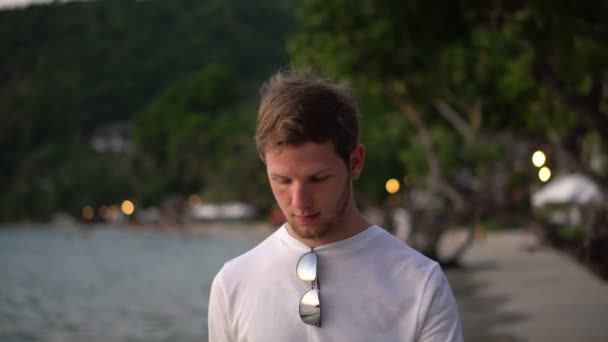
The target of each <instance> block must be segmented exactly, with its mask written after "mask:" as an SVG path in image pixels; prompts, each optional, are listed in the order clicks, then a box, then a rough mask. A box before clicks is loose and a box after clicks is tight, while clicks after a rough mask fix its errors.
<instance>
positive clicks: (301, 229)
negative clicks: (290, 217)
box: [289, 222, 331, 240]
mask: <svg viewBox="0 0 608 342" xmlns="http://www.w3.org/2000/svg"><path fill="white" fill-rule="evenodd" d="M289 225H290V227H291V230H292V232H293V233H294V234H295V235H297V236H298V237H299V238H301V239H306V240H317V239H320V238H322V237H324V236H326V235H327V233H328V232H329V231H330V230H331V228H330V227H329V226H327V225H324V224H306V225H304V224H297V223H293V222H289Z"/></svg>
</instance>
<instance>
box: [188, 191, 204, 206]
mask: <svg viewBox="0 0 608 342" xmlns="http://www.w3.org/2000/svg"><path fill="white" fill-rule="evenodd" d="M188 204H190V205H197V204H201V196H199V195H197V194H192V195H190V197H188Z"/></svg>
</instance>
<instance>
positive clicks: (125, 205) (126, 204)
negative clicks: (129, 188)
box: [120, 200, 135, 215]
mask: <svg viewBox="0 0 608 342" xmlns="http://www.w3.org/2000/svg"><path fill="white" fill-rule="evenodd" d="M120 210H122V213H123V214H125V215H131V214H133V212H134V211H135V205H134V204H133V202H131V201H129V200H125V201H123V202H122V204H121V205H120Z"/></svg>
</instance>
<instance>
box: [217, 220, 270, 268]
mask: <svg viewBox="0 0 608 342" xmlns="http://www.w3.org/2000/svg"><path fill="white" fill-rule="evenodd" d="M278 244H279V238H278V230H277V231H275V232H274V233H272V234H270V235H269V236H268V237H267V238H266V239H264V240H263V241H261V242H260V243H259V244H257V245H256V246H255V247H253V248H252V249H250V250H248V251H246V252H245V253H243V254H241V255H239V256H237V257H235V258H233V259H230V260H228V261H226V262H225V263H224V266H223V267H222V270H221V271H220V272H221V273H223V274H224V276H230V275H232V274H234V275H236V276H238V277H240V276H241V275H242V273H243V272H246V271H247V270H250V269H253V268H254V267H255V266H256V264H259V263H260V262H261V261H263V260H268V259H271V258H272V255H273V254H274V253H275V251H276V248H277V247H278Z"/></svg>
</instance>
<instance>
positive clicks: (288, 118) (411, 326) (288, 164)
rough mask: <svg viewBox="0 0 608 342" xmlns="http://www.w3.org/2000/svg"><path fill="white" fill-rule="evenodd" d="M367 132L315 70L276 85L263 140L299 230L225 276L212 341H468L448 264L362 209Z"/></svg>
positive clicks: (215, 295)
mask: <svg viewBox="0 0 608 342" xmlns="http://www.w3.org/2000/svg"><path fill="white" fill-rule="evenodd" d="M358 125H359V124H358V110H357V107H356V104H355V101H354V100H353V99H352V97H351V96H350V94H349V93H348V92H347V91H346V90H344V89H343V88H341V87H339V86H337V85H333V84H331V83H328V82H327V81H325V80H323V79H320V78H318V77H316V76H314V75H312V74H309V73H304V74H303V73H279V74H277V75H275V76H274V77H272V78H271V79H270V80H269V81H268V82H267V83H266V84H265V86H264V87H263V89H262V99H261V104H260V108H259V113H258V121H257V131H256V143H257V147H258V151H259V154H260V157H261V158H262V160H263V161H264V163H265V164H266V172H267V174H268V180H269V182H270V187H271V189H272V193H273V194H274V197H275V199H276V201H277V204H278V205H279V207H280V208H281V210H282V211H283V214H284V215H285V218H286V219H287V223H285V224H284V225H282V226H281V227H280V228H279V229H277V230H276V231H275V232H274V233H273V234H272V235H271V236H270V237H268V238H267V239H266V240H264V241H263V242H261V243H260V244H259V245H258V246H257V247H255V248H253V249H252V250H250V251H249V252H247V253H245V254H243V255H241V256H239V257H237V258H235V259H233V260H231V261H229V262H227V263H226V264H225V265H224V267H223V268H222V270H221V271H220V272H219V273H218V274H217V276H216V277H215V279H214V281H213V285H212V287H211V296H210V301H209V340H210V341H213V342H220V341H222V342H225V341H234V342H237V341H239V342H240V341H248V342H251V341H271V342H274V341H277V342H287V341H288V342H298V341H366V342H369V341H374V342H375V341H441V342H445V341H462V332H461V327H460V321H459V318H458V309H457V306H456V302H455V300H454V296H453V294H452V291H451V289H450V286H449V284H448V282H447V280H446V278H445V276H444V274H443V272H442V271H441V269H440V267H439V266H438V264H437V263H436V262H434V261H431V260H430V259H427V258H426V257H424V256H423V255H421V254H419V253H418V252H416V251H414V250H413V249H411V248H410V247H408V246H407V245H405V244H404V243H403V242H401V241H399V240H397V239H396V238H394V237H393V236H392V235H390V234H388V233H387V232H386V231H385V230H383V229H382V228H380V227H378V226H375V225H372V224H370V223H369V222H368V221H367V220H366V219H365V218H364V217H363V216H362V215H361V214H360V212H359V211H358V209H357V206H356V204H355V201H354V198H353V191H352V182H353V180H355V179H357V178H358V177H359V175H360V174H361V171H362V169H363V163H364V159H365V158H364V156H365V153H364V148H363V146H362V145H361V144H359V143H358V130H359V127H358Z"/></svg>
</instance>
